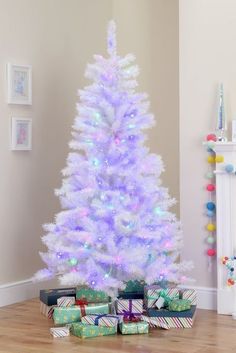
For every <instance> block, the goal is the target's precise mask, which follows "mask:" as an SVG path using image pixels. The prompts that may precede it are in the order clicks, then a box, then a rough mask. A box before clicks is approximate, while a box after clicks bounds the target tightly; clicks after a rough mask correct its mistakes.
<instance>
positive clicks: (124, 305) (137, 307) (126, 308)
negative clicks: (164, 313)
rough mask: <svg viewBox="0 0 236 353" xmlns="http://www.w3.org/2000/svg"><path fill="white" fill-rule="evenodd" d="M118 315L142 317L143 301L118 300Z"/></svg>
mask: <svg viewBox="0 0 236 353" xmlns="http://www.w3.org/2000/svg"><path fill="white" fill-rule="evenodd" d="M116 313H117V314H120V315H124V316H127V317H128V316H130V315H131V314H133V315H136V316H137V315H141V314H142V313H143V300H142V299H117V301H116Z"/></svg>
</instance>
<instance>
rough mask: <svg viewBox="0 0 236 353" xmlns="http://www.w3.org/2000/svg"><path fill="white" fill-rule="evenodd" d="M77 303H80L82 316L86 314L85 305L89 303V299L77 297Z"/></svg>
mask: <svg viewBox="0 0 236 353" xmlns="http://www.w3.org/2000/svg"><path fill="white" fill-rule="evenodd" d="M75 305H79V307H80V311H81V316H85V315H86V312H85V306H87V305H88V302H87V300H86V299H77V300H76V301H75Z"/></svg>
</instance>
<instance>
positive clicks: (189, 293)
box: [180, 289, 197, 305]
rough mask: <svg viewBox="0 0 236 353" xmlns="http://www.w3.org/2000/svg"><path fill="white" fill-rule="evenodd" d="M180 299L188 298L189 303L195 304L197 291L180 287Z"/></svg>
mask: <svg viewBox="0 0 236 353" xmlns="http://www.w3.org/2000/svg"><path fill="white" fill-rule="evenodd" d="M180 296H181V298H182V299H188V300H190V302H191V305H197V292H196V290H195V289H180Z"/></svg>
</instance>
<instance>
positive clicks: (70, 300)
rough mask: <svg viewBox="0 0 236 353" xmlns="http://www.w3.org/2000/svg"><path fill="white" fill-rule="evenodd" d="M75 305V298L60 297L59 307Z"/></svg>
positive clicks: (58, 300)
mask: <svg viewBox="0 0 236 353" xmlns="http://www.w3.org/2000/svg"><path fill="white" fill-rule="evenodd" d="M72 305H75V297H60V298H58V299H57V306H72Z"/></svg>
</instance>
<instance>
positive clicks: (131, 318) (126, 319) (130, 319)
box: [124, 314, 141, 323]
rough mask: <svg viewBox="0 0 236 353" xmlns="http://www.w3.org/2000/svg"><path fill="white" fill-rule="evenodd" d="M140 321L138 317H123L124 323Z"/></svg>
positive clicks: (132, 315)
mask: <svg viewBox="0 0 236 353" xmlns="http://www.w3.org/2000/svg"><path fill="white" fill-rule="evenodd" d="M139 321H141V319H140V317H137V316H135V315H134V314H130V315H128V316H126V315H124V322H125V323H128V322H139Z"/></svg>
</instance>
